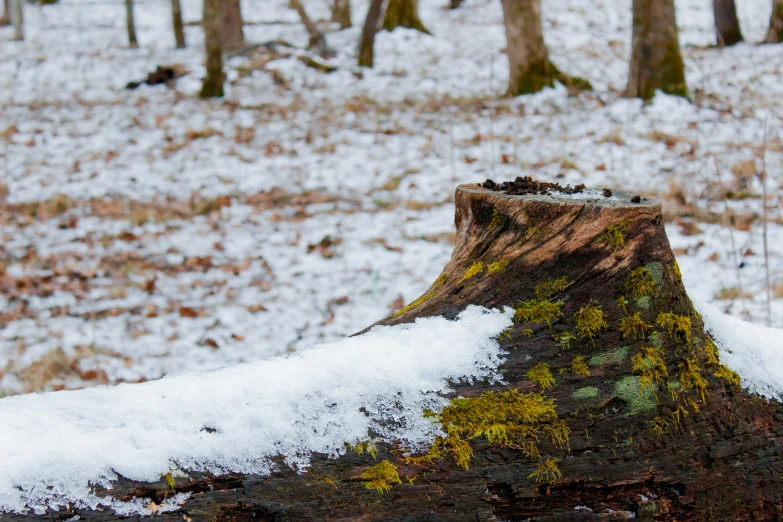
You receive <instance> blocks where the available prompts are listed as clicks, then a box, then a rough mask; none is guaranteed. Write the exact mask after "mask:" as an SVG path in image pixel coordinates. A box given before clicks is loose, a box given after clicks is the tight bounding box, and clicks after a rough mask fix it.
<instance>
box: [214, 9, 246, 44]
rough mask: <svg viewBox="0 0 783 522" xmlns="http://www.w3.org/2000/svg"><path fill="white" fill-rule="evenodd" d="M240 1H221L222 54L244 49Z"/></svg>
mask: <svg viewBox="0 0 783 522" xmlns="http://www.w3.org/2000/svg"><path fill="white" fill-rule="evenodd" d="M239 2H240V0H221V1H220V8H221V19H222V24H223V25H222V28H221V39H222V43H221V46H222V48H223V52H232V51H238V50H239V49H242V48H244V47H245V34H244V32H243V30H242V25H243V22H242V11H241V9H240V5H239Z"/></svg>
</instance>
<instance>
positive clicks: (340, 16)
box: [331, 0, 352, 29]
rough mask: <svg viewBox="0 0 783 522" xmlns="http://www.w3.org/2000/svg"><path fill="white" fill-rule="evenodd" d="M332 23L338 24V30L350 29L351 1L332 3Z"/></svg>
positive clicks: (340, 0) (342, 0)
mask: <svg viewBox="0 0 783 522" xmlns="http://www.w3.org/2000/svg"><path fill="white" fill-rule="evenodd" d="M331 21H332V22H335V23H338V24H340V29H347V28H349V27H351V25H352V23H351V0H334V2H332V20H331Z"/></svg>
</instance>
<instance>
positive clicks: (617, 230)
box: [595, 219, 631, 252]
mask: <svg viewBox="0 0 783 522" xmlns="http://www.w3.org/2000/svg"><path fill="white" fill-rule="evenodd" d="M630 222H631V220H630V219H626V220H624V221H621V222H620V223H617V224H616V225H609V226H608V227H606V231H605V232H604V233H603V234H602V235H600V236H599V237H598V239H596V240H595V242H596V243H601V242H603V241H606V242H607V243H609V246H611V247H612V251H613V252H619V251H620V250H622V249H623V248H625V233H626V232H627V231H628V224H629V223H630Z"/></svg>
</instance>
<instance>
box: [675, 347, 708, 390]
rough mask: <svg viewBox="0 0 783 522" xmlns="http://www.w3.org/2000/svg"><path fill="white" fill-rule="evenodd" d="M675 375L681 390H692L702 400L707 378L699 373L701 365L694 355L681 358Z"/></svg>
mask: <svg viewBox="0 0 783 522" xmlns="http://www.w3.org/2000/svg"><path fill="white" fill-rule="evenodd" d="M677 377H678V379H679V381H680V384H681V385H682V389H683V390H694V391H695V392H697V393H698V394H699V395H700V396H701V398H702V400H704V396H705V393H706V392H707V380H706V379H705V378H704V376H703V375H702V374H701V367H700V366H699V361H698V359H696V357H695V356H693V357H689V358H688V359H683V361H682V362H681V363H680V373H679V374H678V375H677Z"/></svg>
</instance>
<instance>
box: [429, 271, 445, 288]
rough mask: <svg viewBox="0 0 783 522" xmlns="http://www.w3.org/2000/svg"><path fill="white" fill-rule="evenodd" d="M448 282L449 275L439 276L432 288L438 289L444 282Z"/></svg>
mask: <svg viewBox="0 0 783 522" xmlns="http://www.w3.org/2000/svg"><path fill="white" fill-rule="evenodd" d="M448 280H449V274H441V275H440V277H439V278H437V279H436V280H435V282H434V283H433V286H434V287H435V288H439V287H441V286H443V285H445V284H446V281H448Z"/></svg>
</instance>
